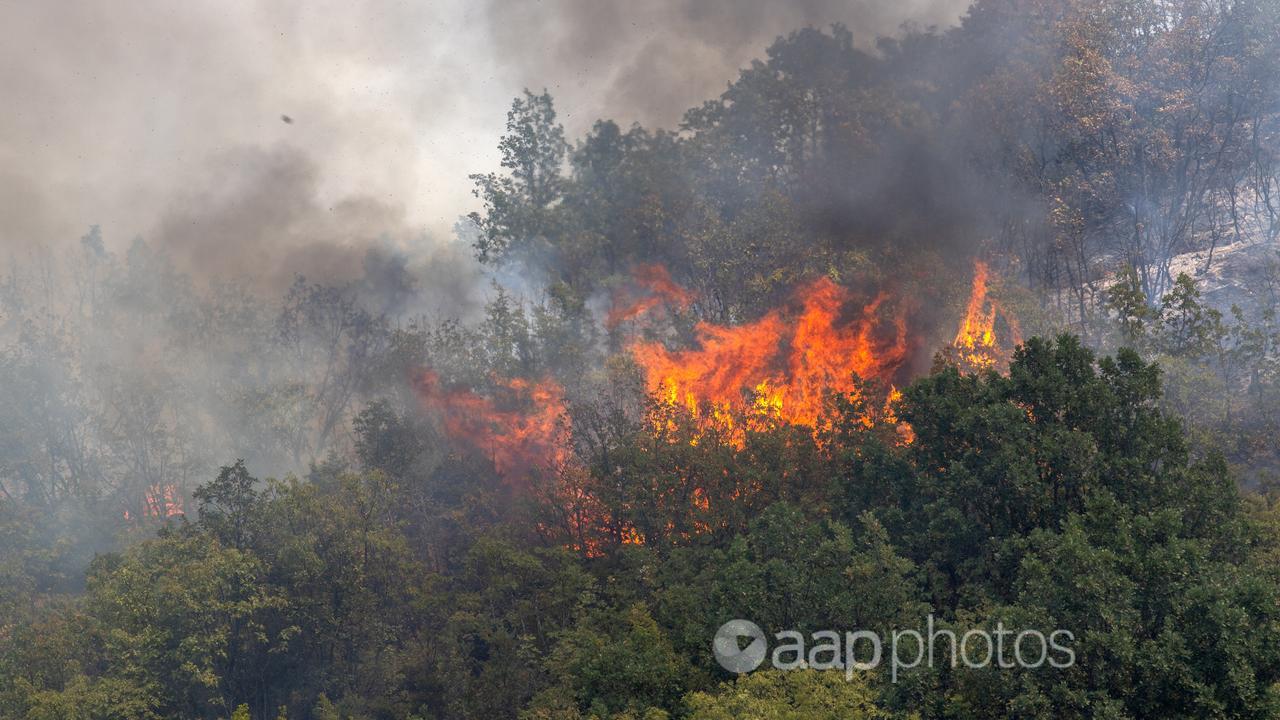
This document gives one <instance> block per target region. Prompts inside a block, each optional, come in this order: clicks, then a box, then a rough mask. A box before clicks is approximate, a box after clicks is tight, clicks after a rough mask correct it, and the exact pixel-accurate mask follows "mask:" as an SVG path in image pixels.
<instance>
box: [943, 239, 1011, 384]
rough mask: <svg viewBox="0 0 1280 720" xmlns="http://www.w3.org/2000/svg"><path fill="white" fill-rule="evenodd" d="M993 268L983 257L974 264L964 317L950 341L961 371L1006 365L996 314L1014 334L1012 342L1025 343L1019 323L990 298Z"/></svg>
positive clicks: (974, 370)
mask: <svg viewBox="0 0 1280 720" xmlns="http://www.w3.org/2000/svg"><path fill="white" fill-rule="evenodd" d="M990 277H991V269H990V268H989V267H987V264H986V263H984V262H982V261H981V260H978V261H975V262H974V266H973V288H972V289H971V290H970V292H969V303H968V305H967V306H966V307H965V313H964V318H962V319H961V321H960V327H959V329H958V330H956V337H955V339H954V340H953V341H952V342H951V348H952V351H953V355H954V357H955V359H956V361H957V362H958V364H959V365H960V368H961V369H962V370H966V371H969V372H976V371H980V370H991V369H996V368H1000V367H1004V366H1005V365H1007V364H1008V361H1009V358H1008V356H1007V352H1006V351H1005V350H1003V349H1002V348H1001V347H1000V343H999V341H998V339H997V338H996V315H997V313H999V314H1000V315H1001V316H1002V317H1004V319H1005V321H1006V323H1007V324H1008V325H1009V329H1010V332H1011V334H1012V335H1013V338H1012V339H1013V343H1014V344H1015V345H1016V344H1019V343H1021V342H1022V338H1021V332H1020V331H1019V329H1018V325H1017V322H1016V321H1015V320H1014V318H1013V317H1012V316H1010V315H1009V314H1008V313H1006V312H1005V311H1004V309H1003V308H1001V307H1000V305H999V304H998V303H996V301H995V300H993V299H991V298H989V297H988V283H989V281H990Z"/></svg>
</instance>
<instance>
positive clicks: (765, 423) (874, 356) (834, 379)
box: [414, 262, 1018, 484]
mask: <svg viewBox="0 0 1280 720" xmlns="http://www.w3.org/2000/svg"><path fill="white" fill-rule="evenodd" d="M989 280H990V270H989V269H988V267H987V266H986V264H984V263H981V262H979V263H976V265H975V273H974V281H973V286H972V289H971V292H970V297H969V300H968V303H967V305H966V308H965V314H964V316H963V318H962V319H961V321H960V325H959V329H958V331H957V333H956V336H955V340H954V341H953V343H952V345H951V346H950V348H949V354H950V355H951V357H952V359H953V360H954V361H955V362H956V364H957V365H958V366H959V367H960V368H961V369H962V370H963V371H966V372H972V371H975V370H983V369H992V368H999V367H1000V366H1002V365H1003V364H1004V363H1006V362H1007V358H1006V351H1005V350H1004V349H1002V348H1001V346H1000V343H999V342H998V339H997V337H996V318H997V315H1001V316H1003V317H1004V318H1005V319H1006V321H1007V324H1008V325H1009V327H1010V328H1011V330H1012V332H1013V334H1014V335H1015V337H1014V342H1015V343H1016V342H1018V339H1017V337H1016V334H1017V326H1016V324H1015V323H1014V322H1013V320H1012V318H1010V317H1009V316H1008V315H1007V313H1004V311H1003V310H1002V309H1001V308H1000V307H999V306H998V305H997V304H996V303H995V302H994V301H993V300H992V299H991V298H990V297H989V293H988V284H989ZM693 299H694V296H693V295H692V294H691V293H690V292H689V291H687V290H685V289H684V288H682V287H680V286H679V285H677V284H676V283H675V282H674V281H672V279H671V277H670V275H669V274H668V273H667V271H666V270H665V269H663V268H662V267H660V266H642V267H641V268H639V269H638V270H637V272H636V273H635V275H634V277H633V278H632V279H631V281H630V283H629V284H628V285H627V286H625V287H624V289H623V290H621V291H619V292H618V293H616V294H615V296H614V303H613V308H612V309H611V311H610V312H609V314H608V316H607V318H606V320H605V322H606V324H607V325H609V326H611V327H623V328H624V329H625V328H627V327H628V326H627V325H626V323H629V322H634V321H638V320H639V319H641V318H642V317H643V316H645V315H646V314H647V313H650V312H652V311H655V310H656V309H660V308H662V309H666V310H669V311H676V310H682V309H685V308H688V307H689V305H690V304H691V303H692V301H693ZM694 335H695V340H696V344H695V347H691V348H686V349H669V348H668V347H667V346H666V345H665V344H664V343H662V342H660V341H657V340H647V339H641V338H638V337H637V338H635V339H633V340H631V341H630V342H628V343H626V348H627V351H628V352H629V354H630V356H631V357H632V358H633V359H634V360H635V362H636V365H637V367H638V369H639V370H640V372H641V374H642V376H643V379H644V381H645V387H646V390H647V391H648V392H649V393H650V394H651V395H652V396H653V397H654V399H655V400H656V402H658V403H659V404H660V405H662V406H665V407H667V408H673V409H680V410H682V411H685V412H687V413H688V415H689V416H691V417H692V418H693V421H694V422H696V423H698V427H699V428H701V429H708V428H712V427H714V428H716V429H717V430H719V431H724V430H728V433H727V434H725V433H723V432H722V433H721V437H722V438H727V440H728V442H729V443H730V444H733V445H735V446H737V447H741V443H742V437H743V435H744V433H745V432H746V431H748V430H754V429H760V428H766V427H769V426H774V425H777V424H788V425H794V426H803V427H809V428H812V429H814V430H815V431H816V430H817V429H819V427H820V425H821V424H822V421H823V416H824V412H825V410H826V408H827V403H828V400H829V398H831V397H832V396H838V395H844V396H846V397H850V398H853V399H858V400H862V401H864V405H866V406H867V407H870V408H874V410H871V411H869V413H870V414H869V415H868V416H867V417H865V418H863V422H864V423H865V424H867V425H868V426H871V425H873V424H875V423H885V424H888V425H893V426H895V428H896V429H897V431H898V435H899V436H900V437H901V438H902V441H903V442H910V441H911V429H910V428H909V427H907V426H906V424H905V423H901V422H900V421H899V420H898V419H897V418H896V416H895V414H894V411H893V403H894V402H895V401H896V400H897V399H898V398H899V397H900V393H898V391H897V390H896V389H894V387H893V385H892V382H893V380H894V379H895V377H896V376H898V375H899V374H900V372H901V371H902V370H903V368H904V367H905V365H906V363H907V361H908V360H909V359H910V357H911V355H912V352H913V351H914V350H915V349H916V347H917V345H918V343H917V342H916V340H915V339H914V338H913V337H912V335H911V334H910V332H909V328H908V316H907V313H906V311H905V309H904V304H903V303H901V302H895V301H894V299H893V298H891V297H890V296H888V295H887V294H884V293H881V294H879V295H877V296H875V297H873V298H872V299H871V300H870V301H869V302H866V303H859V302H858V301H857V300H856V298H855V297H854V295H853V293H852V292H851V291H850V290H849V289H847V288H845V287H842V286H840V285H838V284H836V283H835V282H833V281H832V280H831V279H829V278H826V277H822V278H819V279H817V280H814V281H811V282H809V283H807V284H805V285H802V286H800V287H799V288H798V289H797V290H796V292H795V293H794V296H793V300H792V302H790V303H788V304H787V305H785V306H784V307H781V308H775V309H773V310H771V311H769V312H767V313H765V314H764V316H762V317H760V318H759V319H757V320H754V321H752V322H748V323H743V324H741V325H717V324H713V323H709V322H705V321H704V322H700V323H698V325H697V326H695V328H694ZM860 380H861V381H872V382H874V383H876V384H878V386H879V387H883V388H884V396H883V397H876V398H861V397H858V393H860V392H862V390H861V388H862V387H863V386H862V385H861V383H860V382H859V381H860ZM414 384H415V388H416V391H417V395H418V397H419V399H420V400H421V401H422V403H423V405H424V406H425V407H426V408H428V409H430V410H432V411H433V412H435V413H437V414H438V415H439V416H440V417H441V419H442V422H443V424H444V427H445V430H446V432H447V433H448V435H449V436H450V437H452V438H454V439H455V440H459V441H462V442H464V443H467V444H469V445H470V446H471V447H473V448H474V449H476V450H478V451H480V452H482V453H484V454H485V455H486V456H488V457H489V458H490V459H491V460H492V462H493V464H494V468H495V469H496V470H497V472H498V473H499V474H501V475H503V476H504V478H506V479H507V480H508V482H514V483H516V484H519V483H522V482H527V480H528V478H529V476H530V475H531V474H532V473H535V472H545V473H556V472H559V471H563V470H564V468H565V467H566V465H567V464H568V463H570V462H571V460H572V457H573V452H572V449H571V443H570V438H571V429H572V428H571V425H570V420H569V415H568V412H567V410H566V407H565V398H564V389H563V388H562V387H561V386H560V385H559V384H558V383H557V382H556V381H555V380H553V379H550V378H544V379H541V380H538V381H530V380H525V379H519V378H516V379H506V380H503V379H495V381H494V388H493V390H492V391H491V392H490V393H488V394H481V393H479V392H476V391H474V390H472V389H466V388H464V389H448V388H445V387H443V386H442V384H441V382H440V379H439V377H438V376H437V375H436V374H435V373H433V372H431V371H429V370H423V371H421V372H420V373H419V374H418V376H417V377H416V378H415V380H414ZM881 406H883V407H881ZM663 415H664V416H665V415H669V414H666V413H664V414H663ZM664 422H671V420H670V419H669V418H668V419H667V420H665V421H664ZM692 442H693V443H695V444H696V443H697V442H698V435H697V434H696V433H695V438H694V440H693V441H692Z"/></svg>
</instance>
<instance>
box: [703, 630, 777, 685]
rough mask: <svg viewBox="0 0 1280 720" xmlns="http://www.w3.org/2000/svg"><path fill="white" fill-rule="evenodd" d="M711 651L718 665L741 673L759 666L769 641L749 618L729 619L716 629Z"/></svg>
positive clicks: (767, 650) (767, 649) (732, 671)
mask: <svg viewBox="0 0 1280 720" xmlns="http://www.w3.org/2000/svg"><path fill="white" fill-rule="evenodd" d="M711 651H712V652H713V653H715V656H716V661H717V662H719V663H720V667H722V668H724V669H725V670H728V671H729V672H731V673H738V674H742V673H749V672H751V671H752V670H755V669H756V668H758V667H760V663H762V662H764V656H765V655H766V654H767V653H768V652H769V643H768V642H767V641H766V640H765V639H764V631H763V630H761V629H760V626H759V625H756V624H755V623H753V622H751V621H750V620H730V621H729V622H727V623H725V624H723V625H721V626H720V629H719V630H717V631H716V637H715V640H713V641H712V642H711Z"/></svg>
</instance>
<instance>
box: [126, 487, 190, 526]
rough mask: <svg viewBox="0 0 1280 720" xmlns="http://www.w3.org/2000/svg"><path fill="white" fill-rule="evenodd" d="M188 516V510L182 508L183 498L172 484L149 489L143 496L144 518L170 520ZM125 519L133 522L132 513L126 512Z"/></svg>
mask: <svg viewBox="0 0 1280 720" xmlns="http://www.w3.org/2000/svg"><path fill="white" fill-rule="evenodd" d="M186 514H187V512H186V510H184V509H183V507H182V496H181V495H180V494H178V488H177V486H175V485H173V484H172V483H168V484H165V485H155V486H152V487H149V488H147V491H146V493H144V495H143V498H142V515H143V517H153V518H170V517H177V516H179V515H186ZM124 519H125V520H132V519H133V515H132V513H130V512H129V511H128V510H125V511H124Z"/></svg>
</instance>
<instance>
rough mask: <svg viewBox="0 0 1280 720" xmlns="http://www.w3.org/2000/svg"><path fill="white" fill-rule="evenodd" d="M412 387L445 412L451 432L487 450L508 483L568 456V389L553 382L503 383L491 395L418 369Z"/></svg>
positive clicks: (425, 400)
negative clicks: (449, 385) (455, 386)
mask: <svg viewBox="0 0 1280 720" xmlns="http://www.w3.org/2000/svg"><path fill="white" fill-rule="evenodd" d="M414 385H415V387H416V389H417V391H418V397H419V398H420V399H421V400H422V402H423V403H424V404H425V405H427V406H428V407H430V408H432V409H435V410H437V411H439V412H440V413H441V415H442V419H443V421H444V425H445V430H446V432H448V433H449V436H450V437H453V438H456V439H461V440H464V441H466V442H468V443H470V444H471V445H472V446H473V447H475V448H476V449H478V450H480V451H481V452H484V453H485V454H487V455H488V456H489V457H490V458H491V459H492V460H493V465H494V468H495V469H496V470H497V471H498V472H499V473H500V474H502V475H503V477H504V478H506V479H507V480H509V481H513V480H514V481H523V480H525V479H526V478H527V477H528V476H529V474H530V473H531V472H533V471H534V470H535V469H537V470H543V469H551V468H555V467H559V466H561V465H563V464H564V462H565V460H566V459H567V458H568V455H569V424H568V415H567V414H566V413H565V407H564V391H563V389H562V388H561V387H560V385H559V384H557V383H556V382H554V381H552V380H543V381H541V382H536V383H535V382H529V381H527V380H523V379H520V378H515V379H511V380H504V381H499V387H498V392H497V393H495V397H492V398H491V397H486V396H484V395H480V394H478V393H475V392H473V391H471V390H466V389H462V390H446V389H445V388H443V387H441V385H440V379H439V377H438V376H437V375H436V374H435V373H433V372H430V371H422V372H421V373H419V375H418V377H417V378H416V379H415V382H414Z"/></svg>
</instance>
